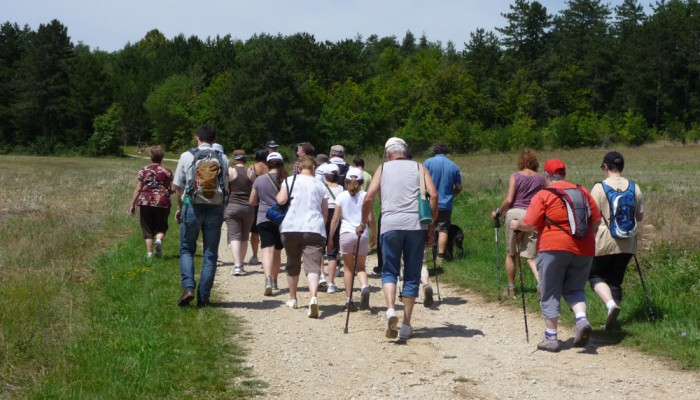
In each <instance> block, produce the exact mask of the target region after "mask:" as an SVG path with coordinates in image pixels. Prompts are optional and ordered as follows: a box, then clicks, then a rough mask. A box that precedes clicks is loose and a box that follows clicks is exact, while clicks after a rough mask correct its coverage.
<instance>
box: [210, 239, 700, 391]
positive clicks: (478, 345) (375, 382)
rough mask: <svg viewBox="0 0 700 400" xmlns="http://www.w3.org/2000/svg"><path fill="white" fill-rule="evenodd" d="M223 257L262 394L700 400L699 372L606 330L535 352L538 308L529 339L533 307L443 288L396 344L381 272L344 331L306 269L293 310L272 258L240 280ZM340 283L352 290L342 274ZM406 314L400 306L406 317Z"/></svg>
mask: <svg viewBox="0 0 700 400" xmlns="http://www.w3.org/2000/svg"><path fill="white" fill-rule="evenodd" d="M224 230H225V228H224ZM222 237H223V238H225V237H226V236H225V233H224V235H222ZM224 240H225V239H224ZM219 254H220V259H221V260H222V261H223V262H224V265H223V266H222V267H220V268H219V270H218V273H217V277H216V282H215V285H214V288H215V290H216V291H217V296H218V298H219V299H220V300H221V301H224V302H233V304H234V306H233V307H232V308H230V309H228V310H229V312H230V313H231V314H233V315H236V316H239V317H242V318H243V319H244V320H246V321H247V322H248V326H247V328H248V332H249V335H248V337H249V339H248V340H246V341H245V342H244V343H242V345H243V346H244V347H246V348H247V349H248V350H249V354H248V358H247V359H248V361H247V366H249V367H251V368H252V370H253V371H254V374H255V375H256V378H257V379H260V380H262V381H265V382H267V383H268V384H269V387H268V388H267V389H265V394H264V395H263V396H262V397H263V398H281V399H301V398H310V397H315V398H321V399H323V398H342V399H399V398H401V399H406V398H411V399H421V398H428V397H430V398H438V399H460V398H462V399H528V398H531V399H543V398H550V399H554V398H563V399H569V398H572V399H579V398H588V399H590V398H600V399H674V400H680V399H699V398H700V374H699V373H695V372H684V371H678V370H674V369H673V368H672V367H671V365H670V364H669V363H667V362H664V361H661V360H659V359H656V358H654V357H651V356H647V355H643V354H640V353H638V352H635V351H632V350H629V349H626V348H623V347H622V346H619V345H615V344H614V343H610V342H605V340H604V338H602V336H603V335H602V334H601V333H600V332H599V331H597V330H594V332H593V338H592V339H591V341H590V342H589V344H588V346H587V348H586V349H585V350H583V349H574V348H572V347H571V344H572V341H573V338H572V336H571V334H572V332H571V329H570V327H568V326H561V327H560V331H559V339H560V340H561V341H563V342H564V346H563V347H564V349H563V350H562V351H561V352H560V353H545V352H542V351H536V350H535V345H536V343H537V342H538V341H539V339H540V333H541V331H542V320H541V318H540V315H539V310H528V322H529V330H530V343H529V344H528V343H526V341H525V334H524V326H523V315H522V311H519V310H518V309H516V308H512V307H507V306H502V305H499V304H497V303H489V302H485V301H484V300H482V299H481V298H480V297H479V296H477V295H475V294H472V293H470V292H466V293H464V292H460V291H457V290H455V289H454V288H451V287H446V286H441V287H440V290H441V295H442V304H440V305H437V301H436V305H434V306H433V308H431V309H427V308H425V307H423V305H422V303H421V301H422V299H419V300H418V301H419V302H418V303H417V304H416V309H415V311H414V317H413V325H414V328H415V329H416V334H415V336H414V337H413V338H412V339H411V340H409V342H408V344H407V345H397V344H395V343H394V342H393V341H392V340H390V339H387V338H385V336H384V331H385V329H386V322H385V321H386V319H385V315H384V313H385V311H386V306H385V303H384V297H383V295H382V293H381V291H380V287H381V282H380V279H379V276H377V275H373V274H370V285H371V286H372V297H371V300H370V304H371V310H369V311H358V312H355V313H352V314H351V315H350V327H349V333H348V334H344V333H343V327H344V326H345V313H344V312H343V305H344V299H345V295H344V294H343V293H336V294H327V293H320V294H319V305H320V311H321V315H320V318H319V319H317V320H314V319H309V318H307V315H306V311H307V308H306V307H307V305H308V301H309V293H308V291H306V281H305V279H304V278H303V277H302V278H301V279H300V288H301V292H300V293H299V303H300V304H299V306H300V308H299V309H297V310H292V309H290V308H288V307H286V306H285V301H286V300H287V299H288V293H287V283H286V275H284V273H283V272H282V274H281V275H280V279H279V287H280V293H279V294H276V295H275V296H273V297H264V296H263V286H264V275H263V273H262V268H261V266H247V265H246V273H245V275H244V276H238V277H234V276H232V275H231V271H232V270H233V262H232V257H231V251H230V250H229V248H228V247H227V246H226V245H225V244H224V243H223V240H222V245H221V248H220V253H219ZM248 254H249V255H250V252H249V253H248ZM249 255H248V256H247V257H246V260H247V258H248V257H249ZM376 265H377V264H376V258H374V257H372V258H370V260H369V261H368V267H369V268H368V269H369V270H370V272H371V267H373V266H376ZM433 282H434V280H433ZM336 284H337V285H338V286H339V287H340V288H341V290H342V288H343V283H342V278H336ZM354 297H355V299H356V301H359V296H358V295H357V294H356V295H354ZM436 300H437V296H436ZM400 310H401V306H400V303H398V307H397V311H399V312H398V313H399V315H402V314H403V313H402V312H401V311H400Z"/></svg>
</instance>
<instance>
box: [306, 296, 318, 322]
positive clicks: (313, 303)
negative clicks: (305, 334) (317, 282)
mask: <svg viewBox="0 0 700 400" xmlns="http://www.w3.org/2000/svg"><path fill="white" fill-rule="evenodd" d="M308 316H309V318H318V299H317V298H315V297H312V298H311V300H310V301H309V312H308Z"/></svg>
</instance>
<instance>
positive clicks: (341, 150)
mask: <svg viewBox="0 0 700 400" xmlns="http://www.w3.org/2000/svg"><path fill="white" fill-rule="evenodd" d="M336 155H337V156H342V155H345V147H343V146H341V145H339V144H336V145H333V146H331V156H336Z"/></svg>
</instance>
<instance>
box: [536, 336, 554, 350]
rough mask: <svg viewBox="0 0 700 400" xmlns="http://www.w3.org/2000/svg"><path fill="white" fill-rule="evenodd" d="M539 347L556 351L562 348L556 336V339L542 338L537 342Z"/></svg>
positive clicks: (539, 348)
mask: <svg viewBox="0 0 700 400" xmlns="http://www.w3.org/2000/svg"><path fill="white" fill-rule="evenodd" d="M537 349H538V350H544V351H550V352H552V353H556V352H558V351H559V350H560V349H559V341H558V340H557V339H556V338H554V339H547V338H544V339H542V341H541V342H539V343H537Z"/></svg>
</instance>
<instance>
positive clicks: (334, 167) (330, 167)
mask: <svg viewBox="0 0 700 400" xmlns="http://www.w3.org/2000/svg"><path fill="white" fill-rule="evenodd" d="M334 172H337V173H340V168H338V164H332V163H331V164H326V166H325V168H323V173H324V174H329V175H330V174H332V173H334Z"/></svg>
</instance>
